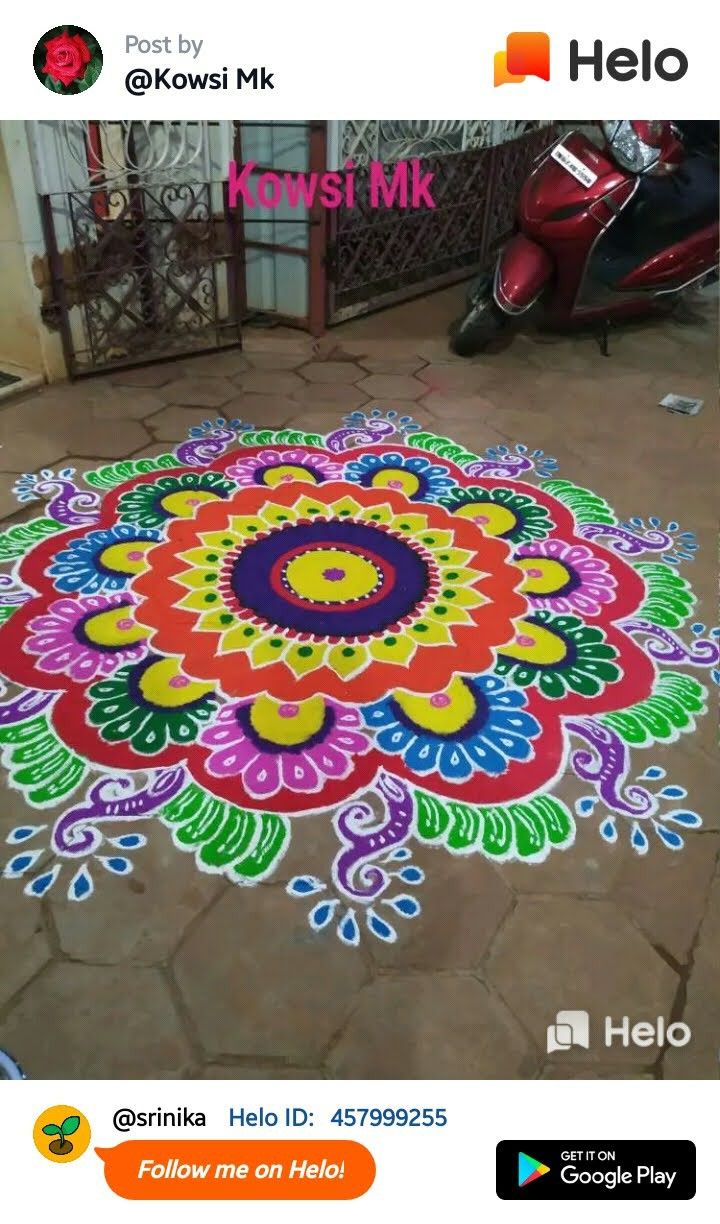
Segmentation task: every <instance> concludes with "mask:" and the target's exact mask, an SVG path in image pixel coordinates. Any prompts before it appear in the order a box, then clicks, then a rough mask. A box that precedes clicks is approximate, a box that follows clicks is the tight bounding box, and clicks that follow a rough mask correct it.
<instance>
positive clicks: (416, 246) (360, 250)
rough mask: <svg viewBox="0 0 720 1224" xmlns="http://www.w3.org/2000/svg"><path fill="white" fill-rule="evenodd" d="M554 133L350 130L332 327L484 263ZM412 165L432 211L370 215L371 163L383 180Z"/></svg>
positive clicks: (481, 125) (463, 126)
mask: <svg viewBox="0 0 720 1224" xmlns="http://www.w3.org/2000/svg"><path fill="white" fill-rule="evenodd" d="M552 130H553V129H552V127H551V126H550V125H549V124H543V125H542V126H539V127H538V126H535V125H533V124H530V123H522V124H521V123H495V122H491V121H484V120H470V121H461V120H458V121H453V120H449V121H433V120H418V121H413V120H378V121H365V120H347V121H345V122H344V124H343V125H342V138H341V141H340V148H339V150H338V152H337V155H336V156H337V160H338V162H339V163H340V162H342V163H343V164H344V161H345V160H346V159H349V160H352V161H353V162H354V163H355V165H356V167H357V168H356V169H355V180H356V204H355V207H354V208H353V209H346V208H340V209H337V210H336V211H335V212H334V213H333V215H332V218H331V221H330V241H329V246H328V256H327V264H328V284H329V294H328V297H329V309H328V321H329V322H330V323H339V322H341V321H343V320H345V319H349V318H352V317H355V316H357V315H362V314H367V313H369V312H370V311H372V310H376V309H378V308H379V307H382V306H388V305H391V304H392V303H395V302H401V301H404V300H406V299H407V298H410V297H413V296H416V295H418V294H421V293H424V292H426V291H429V290H431V289H437V288H440V287H441V286H443V285H449V284H452V283H453V282H454V281H458V280H463V279H465V278H466V277H467V276H469V275H470V273H471V271H472V270H474V269H475V268H476V267H477V266H478V265H480V264H482V263H484V262H485V261H486V260H487V259H488V258H489V256H490V255H491V253H492V252H494V251H495V250H496V249H497V247H498V245H499V244H500V243H501V242H502V241H503V239H504V238H505V237H506V236H507V235H508V233H509V232H510V230H511V229H512V225H513V220H514V215H515V207H516V202H517V195H518V191H519V188H520V186H521V184H522V182H523V179H524V178H525V177H526V175H527V173H528V170H529V169H530V166H531V165H532V163H533V161H534V160H535V158H536V157H538V156H539V154H540V153H541V152H542V150H543V149H544V148H545V147H546V146H547V145H548V144H549V143H550V141H551V138H552ZM408 157H417V158H419V159H420V161H421V165H422V172H423V173H425V172H426V171H432V172H433V173H434V175H435V177H434V179H433V182H432V194H433V198H434V200H435V204H436V207H435V208H434V209H432V210H430V211H428V210H422V211H417V212H413V211H411V210H408V209H404V208H401V207H399V206H394V207H391V208H388V209H385V208H382V209H379V208H371V207H370V206H369V203H368V191H367V179H368V175H369V165H368V163H369V162H370V161H371V160H380V161H382V162H383V163H384V165H385V169H386V171H387V172H388V175H389V173H390V171H391V170H392V165H393V164H394V163H395V162H397V161H400V160H401V159H403V158H408Z"/></svg>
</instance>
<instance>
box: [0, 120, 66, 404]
mask: <svg viewBox="0 0 720 1224" xmlns="http://www.w3.org/2000/svg"><path fill="white" fill-rule="evenodd" d="M44 250H45V246H44V242H43V237H42V225H41V220H40V208H39V204H38V195H37V190H36V187H35V178H34V174H33V169H32V161H31V157H30V148H29V144H28V138H27V131H26V128H25V124H24V122H22V121H20V120H3V121H2V123H0V366H1V365H2V362H3V361H6V362H10V363H12V364H13V365H18V366H22V367H24V368H25V369H27V370H29V371H30V372H31V373H36V374H40V375H41V376H42V377H43V378H44V379H46V380H47V381H48V382H52V381H54V380H56V379H62V378H67V371H66V368H65V361H64V358H63V354H62V346H61V343H60V337H59V336H58V335H57V333H53V332H50V331H49V330H48V329H47V327H46V326H45V324H44V323H43V320H42V318H41V315H40V306H41V300H40V293H39V291H38V290H37V289H36V288H35V285H34V283H33V279H32V261H33V259H34V258H35V257H36V256H37V255H40V256H42V255H44Z"/></svg>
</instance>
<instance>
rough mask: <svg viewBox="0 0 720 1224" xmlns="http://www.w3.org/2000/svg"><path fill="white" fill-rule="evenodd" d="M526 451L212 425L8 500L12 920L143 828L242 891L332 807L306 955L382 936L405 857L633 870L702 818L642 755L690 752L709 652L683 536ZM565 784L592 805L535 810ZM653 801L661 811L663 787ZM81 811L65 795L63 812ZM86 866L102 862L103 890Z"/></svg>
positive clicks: (348, 430)
mask: <svg viewBox="0 0 720 1224" xmlns="http://www.w3.org/2000/svg"><path fill="white" fill-rule="evenodd" d="M554 468H555V463H554V461H553V460H551V459H549V458H547V457H546V456H545V455H544V454H543V453H542V452H540V451H533V452H530V451H528V450H527V449H526V448H523V447H520V446H518V447H517V448H516V450H514V451H511V450H509V449H507V448H498V449H497V450H490V451H488V452H487V453H486V454H484V455H482V456H478V455H473V454H470V453H469V452H468V451H466V450H464V449H463V448H462V447H460V446H457V445H455V444H454V443H453V442H451V441H449V440H448V439H445V438H441V437H436V436H434V435H433V434H430V433H427V432H424V431H421V430H420V429H419V428H418V426H416V425H414V424H413V422H412V421H410V420H409V419H408V418H405V417H403V418H397V417H395V416H394V415H393V414H391V413H389V414H386V415H383V414H382V413H380V412H379V410H376V411H374V412H373V413H371V414H370V415H368V416H366V415H364V414H362V413H353V414H351V416H350V417H348V418H346V420H345V424H344V426H343V428H341V429H338V430H336V431H335V432H333V433H331V434H330V435H329V436H327V437H321V436H319V435H317V434H305V433H299V432H294V431H287V430H284V431H280V432H276V433H271V432H267V431H261V432H258V431H255V430H253V429H252V427H251V426H247V425H243V424H242V423H241V422H231V423H229V424H228V422H225V421H219V422H205V424H204V425H203V427H202V428H201V429H197V430H194V431H193V436H192V437H191V439H190V441H188V442H186V443H183V444H181V445H180V446H178V447H177V448H176V450H175V452H174V453H172V454H166V455H160V456H159V457H157V458H154V459H146V460H139V461H138V460H128V461H126V462H121V463H116V464H113V465H111V466H108V467H103V468H100V469H99V470H97V471H95V472H90V473H88V474H87V475H86V476H85V481H86V483H87V486H88V488H87V489H86V490H82V489H80V488H79V487H78V486H77V485H76V484H75V482H74V480H73V476H74V472H73V471H72V470H71V469H65V470H64V471H62V472H59V473H57V474H55V473H53V472H42V473H40V475H38V476H25V477H22V479H21V480H20V481H19V482H18V486H17V492H18V495H19V497H20V499H21V500H24V501H28V500H33V499H36V498H38V497H44V498H46V499H47V506H46V512H45V514H44V515H43V517H40V518H37V519H35V520H34V521H31V522H27V523H22V524H19V525H15V526H13V527H10V528H9V530H7V531H6V532H5V533H4V534H3V535H2V536H1V537H0V560H2V561H3V562H7V563H13V564H14V568H13V569H12V571H11V572H10V573H9V574H6V575H4V576H2V578H0V602H1V603H2V605H3V606H2V609H1V611H0V618H1V619H2V626H1V627H0V658H1V659H2V669H3V673H4V675H5V677H6V678H7V680H8V681H9V682H11V683H12V684H13V685H17V686H19V687H20V692H19V693H18V694H16V695H10V696H8V697H7V698H6V700H5V701H4V703H3V704H2V705H0V745H1V746H2V757H3V762H4V765H5V767H6V769H7V770H8V772H9V777H10V785H11V786H13V787H15V788H17V789H18V790H21V791H22V792H23V794H24V796H25V798H26V799H27V802H28V804H30V805H31V806H33V807H35V808H38V809H44V808H50V807H54V806H58V805H66V804H68V803H70V806H65V808H64V810H63V811H62V812H61V814H60V816H59V817H58V818H57V819H56V820H55V821H54V823H53V824H52V826H51V827H49V826H48V825H43V824H34V825H31V824H27V825H24V826H22V827H19V828H16V829H14V830H13V832H12V833H11V834H10V837H9V839H8V840H9V842H10V844H11V846H12V851H11V858H10V859H9V861H8V862H7V863H6V865H5V868H4V872H3V874H4V876H5V877H6V878H10V879H16V878H20V877H22V879H23V883H24V890H25V892H26V894H28V895H29V896H35V897H40V896H43V895H44V894H45V893H47V891H48V890H49V889H50V888H53V887H56V886H57V882H58V881H59V880H60V879H61V878H62V879H63V880H64V883H63V884H62V885H61V887H63V888H64V889H65V890H66V892H67V896H68V897H69V898H71V899H72V900H77V901H80V900H83V899H85V898H88V897H89V896H90V895H91V894H92V892H93V890H94V887H95V882H96V877H97V873H98V870H101V869H105V870H107V871H109V872H111V873H115V874H118V875H122V874H126V873H128V872H130V871H131V870H132V866H133V861H132V852H133V851H136V850H139V849H140V848H141V847H142V846H143V845H144V844H145V840H146V839H145V838H144V837H143V835H142V833H140V832H137V831H136V827H135V826H138V825H139V826H140V827H142V822H144V821H147V820H149V819H153V818H154V819H156V820H159V821H161V822H162V824H163V825H165V826H167V828H168V829H169V830H170V831H171V834H172V837H173V839H174V842H175V844H176V846H177V847H178V848H179V849H180V850H185V851H191V852H193V853H194V854H195V857H196V861H197V865H198V867H199V868H200V870H202V871H206V872H219V873H223V874H224V875H226V876H228V877H229V878H230V879H232V880H234V881H235V882H237V883H239V884H244V885H252V884H255V883H257V882H258V881H260V880H263V879H265V878H267V877H268V876H270V875H271V874H272V873H273V872H275V871H276V870H277V868H278V865H279V863H280V861H281V859H282V857H283V855H284V853H285V851H286V850H287V847H288V844H289V841H290V837H291V835H292V836H293V837H295V836H297V837H299V838H302V833H303V830H302V823H303V822H302V817H303V815H304V814H308V813H312V812H321V811H322V812H327V813H328V816H327V819H328V821H332V825H333V827H334V830H335V833H336V835H337V839H338V851H337V854H336V856H335V858H334V861H333V862H332V864H329V865H328V871H327V873H326V877H327V878H325V879H321V878H319V877H318V876H315V875H311V874H306V875H301V876H296V877H294V878H293V879H292V880H291V881H290V882H289V884H288V886H287V887H288V892H289V893H290V894H291V895H292V896H294V897H296V898H298V899H300V900H307V901H308V905H309V908H308V920H309V923H310V926H311V927H312V928H313V929H314V930H318V931H319V930H322V929H323V928H326V927H332V928H334V929H335V930H336V931H337V934H338V935H339V937H340V939H341V940H343V942H345V943H347V944H350V945H354V944H357V943H358V942H359V941H360V938H361V935H362V933H363V931H365V932H366V933H370V934H371V935H373V936H375V937H377V938H378V939H381V940H385V941H390V942H392V941H394V940H395V939H396V938H397V937H398V930H399V927H400V925H401V922H399V921H398V920H399V919H400V920H402V919H411V918H413V917H414V916H416V915H417V914H418V913H419V912H420V901H419V900H418V889H419V888H420V886H421V885H422V882H423V872H422V870H421V869H420V867H419V866H417V865H415V863H414V862H413V847H414V846H416V845H417V844H418V843H430V844H433V845H442V846H444V847H446V848H447V850H448V851H449V852H450V853H452V854H471V853H479V854H484V855H486V856H488V857H490V858H492V859H495V860H508V859H521V860H525V861H539V860H542V859H543V858H545V857H546V856H547V855H548V854H549V853H550V852H552V851H554V850H558V849H567V848H568V847H570V846H571V845H572V843H573V840H574V835H575V820H576V818H577V819H587V818H588V817H590V816H593V815H594V816H595V817H596V818H599V831H600V834H601V836H602V837H603V838H604V839H605V840H606V841H609V842H612V841H615V840H616V839H617V838H618V837H619V836H620V833H621V829H622V827H623V826H626V827H627V830H628V834H629V837H630V841H631V844H632V846H633V847H634V849H635V850H636V851H637V852H638V853H639V854H644V853H646V852H647V851H648V849H649V846H650V840H651V838H657V839H658V840H659V842H661V843H664V845H665V846H666V847H667V848H668V849H670V850H679V849H680V848H681V847H682V845H683V831H684V830H687V829H692V828H695V827H697V826H698V825H700V823H701V820H700V817H699V816H698V815H697V813H695V812H694V811H692V810H689V809H686V808H685V807H684V806H682V803H681V801H682V800H683V799H684V798H685V792H684V790H683V789H682V788H680V787H677V786H673V785H671V784H670V785H664V784H662V779H663V777H664V771H663V770H662V769H661V768H660V767H658V766H655V765H651V766H649V767H648V768H646V769H645V771H644V772H643V773H642V774H640V775H639V776H638V777H635V778H634V779H633V778H632V777H631V776H630V769H631V762H630V750H631V749H632V748H638V749H639V748H648V747H650V746H652V745H657V744H660V745H662V744H667V743H669V742H670V741H672V740H674V739H675V738H676V737H677V736H679V735H680V734H682V733H686V732H690V731H692V730H693V729H694V726H695V720H696V718H697V717H698V716H700V715H701V714H703V713H705V712H706V705H707V692H706V689H705V688H704V687H703V685H702V684H700V683H699V682H698V680H697V679H695V678H694V677H693V676H692V674H689V673H688V669H693V668H705V669H709V670H710V672H711V673H712V677H713V679H717V678H718V674H719V673H718V661H719V659H720V648H719V646H718V641H717V637H718V631H717V630H712V631H711V632H709V633H708V632H707V631H706V630H705V626H704V625H700V624H692V625H691V627H690V635H691V641H690V644H689V645H686V644H684V643H683V642H682V641H681V640H680V638H679V637H678V636H677V634H676V630H678V629H679V628H680V627H681V626H682V625H683V624H685V622H687V621H688V620H689V619H690V618H691V615H692V609H693V605H694V602H695V600H694V596H693V594H692V591H691V588H690V586H689V585H688V583H687V581H686V580H685V579H684V578H682V577H680V575H679V573H678V566H679V564H680V563H681V562H682V561H683V560H688V559H690V558H691V557H692V553H693V551H694V548H695V542H694V539H693V537H692V536H691V535H690V534H689V533H687V532H680V531H679V528H678V525H677V524H676V523H670V524H667V525H666V526H663V525H662V524H661V523H660V522H659V521H658V520H657V519H651V520H650V521H649V522H648V523H647V524H646V523H644V522H643V521H641V520H639V519H635V520H633V521H632V522H630V523H619V522H618V521H617V519H616V516H615V515H614V513H613V511H612V510H611V508H610V507H609V506H608V505H607V503H606V502H605V501H604V500H603V499H602V498H601V497H598V496H597V495H595V494H594V493H592V492H591V491H589V490H587V489H583V488H579V487H577V486H576V485H573V484H571V483H570V482H568V481H566V480H561V479H558V478H557V477H556V475H555V473H554ZM568 769H571V770H573V771H574V772H575V774H576V775H577V776H579V777H580V778H581V779H583V781H585V782H586V783H587V790H588V793H587V795H586V796H584V797H583V798H581V799H580V800H579V802H578V804H577V805H576V810H575V812H574V813H573V812H571V811H570V810H569V809H568V808H567V806H566V805H565V804H564V803H562V802H561V801H560V800H559V799H558V798H556V797H555V796H554V794H553V790H554V786H555V783H556V782H557V780H558V778H559V777H560V775H561V774H562V773H563V772H565V771H567V770H568ZM658 783H660V784H661V785H659V786H658ZM71 796H74V798H73V799H72V800H71ZM98 865H99V866H98Z"/></svg>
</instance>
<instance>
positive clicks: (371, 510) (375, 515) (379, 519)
mask: <svg viewBox="0 0 720 1224" xmlns="http://www.w3.org/2000/svg"><path fill="white" fill-rule="evenodd" d="M394 516H395V511H394V510H393V508H392V506H388V505H385V504H383V505H379V506H361V507H360V512H359V514H358V518H361V519H368V520H369V521H370V522H372V523H389V522H391V521H392V519H393V518H394Z"/></svg>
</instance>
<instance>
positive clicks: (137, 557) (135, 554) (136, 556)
mask: <svg viewBox="0 0 720 1224" xmlns="http://www.w3.org/2000/svg"><path fill="white" fill-rule="evenodd" d="M128 561H142V553H141V551H140V549H139V548H133V550H132V552H129V553H128Z"/></svg>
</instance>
